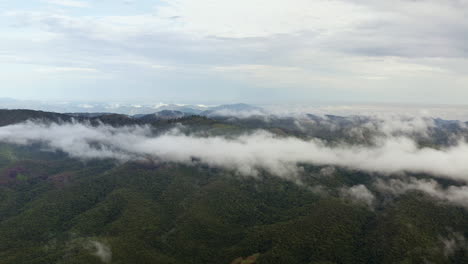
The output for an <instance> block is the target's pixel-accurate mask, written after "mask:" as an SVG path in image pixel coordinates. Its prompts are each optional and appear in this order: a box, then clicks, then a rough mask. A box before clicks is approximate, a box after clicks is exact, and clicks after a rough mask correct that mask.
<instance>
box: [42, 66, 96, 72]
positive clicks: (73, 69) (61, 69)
mask: <svg viewBox="0 0 468 264" xmlns="http://www.w3.org/2000/svg"><path fill="white" fill-rule="evenodd" d="M36 71H37V72H42V73H97V72H98V70H97V69H94V68H80V67H42V68H38V69H36Z"/></svg>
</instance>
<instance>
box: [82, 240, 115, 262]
mask: <svg viewBox="0 0 468 264" xmlns="http://www.w3.org/2000/svg"><path fill="white" fill-rule="evenodd" d="M85 248H86V249H88V250H89V251H91V253H92V254H93V255H94V256H96V257H98V258H99V259H100V260H101V261H102V262H103V263H111V262H112V250H111V247H110V246H109V245H107V244H105V243H102V242H99V241H96V240H89V241H87V242H86V244H85Z"/></svg>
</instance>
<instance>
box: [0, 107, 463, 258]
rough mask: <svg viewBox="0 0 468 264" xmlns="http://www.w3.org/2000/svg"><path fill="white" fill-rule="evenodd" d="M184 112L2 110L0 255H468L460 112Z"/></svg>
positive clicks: (240, 109)
mask: <svg viewBox="0 0 468 264" xmlns="http://www.w3.org/2000/svg"><path fill="white" fill-rule="evenodd" d="M184 107H185V108H186V109H189V108H190V107H189V106H184ZM180 110H181V109H178V110H176V109H173V110H167V109H165V110H161V109H160V111H159V112H155V113H152V114H146V115H145V114H138V115H122V114H113V113H89V112H88V113H68V114H63V113H54V112H40V111H32V110H0V125H1V127H0V142H1V144H0V150H1V151H0V154H1V162H0V166H1V170H0V188H1V193H2V199H1V203H0V210H1V214H0V215H1V218H0V233H1V234H2V235H1V236H0V237H1V240H0V242H1V243H0V245H1V247H0V252H1V253H0V259H2V260H6V261H5V262H4V263H23V262H28V263H135V262H138V263H155V262H156V263H228V264H229V263H395V262H405V261H406V262H410V263H419V262H420V261H422V262H421V263H423V262H425V261H426V262H427V261H430V262H433V263H462V262H464V261H465V260H467V259H466V256H467V255H466V252H467V249H468V248H467V245H466V244H465V236H466V232H465V230H467V225H468V222H467V220H466V219H468V218H466V215H467V210H468V195H467V193H468V185H467V182H468V176H467V175H468V174H467V172H468V165H466V164H468V163H466V157H467V156H468V155H467V154H468V143H467V136H468V126H467V124H466V123H465V122H464V121H456V120H444V119H440V118H434V117H430V116H428V115H413V114H408V113H407V114H404V115H403V114H400V113H398V112H397V113H387V114H386V115H381V114H374V115H348V116H337V115H326V114H325V115H317V114H310V113H307V112H302V113H294V114H291V113H289V114H285V113H282V114H278V112H271V111H269V110H265V109H263V108H261V107H257V106H251V105H246V104H235V105H222V106H217V107H216V109H205V111H204V112H199V113H190V112H182V111H180Z"/></svg>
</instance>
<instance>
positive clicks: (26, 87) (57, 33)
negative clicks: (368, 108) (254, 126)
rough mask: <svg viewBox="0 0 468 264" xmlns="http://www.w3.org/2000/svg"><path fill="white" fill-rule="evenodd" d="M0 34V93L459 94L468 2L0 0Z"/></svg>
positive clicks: (388, 99)
mask: <svg viewBox="0 0 468 264" xmlns="http://www.w3.org/2000/svg"><path fill="white" fill-rule="evenodd" d="M0 34H1V41H0V84H1V86H0V87H1V88H0V97H12V98H18V99H28V100H29V99H34V100H36V99H37V100H90V101H92V100H96V101H106V100H121V101H122V100H129V101H145V102H149V101H154V102H161V101H166V102H180V103H230V102H245V103H254V104H255V103H257V104H258V103H289V102H296V103H308V102H322V101H324V102H333V101H337V102H385V103H422V104H466V98H467V97H468V89H467V88H468V87H467V85H468V74H467V73H468V60H467V58H468V48H467V47H468V37H467V36H468V1H467V0H394V1H383V0H346V1H339V0H287V1H286V0H236V1H232V0H231V1H228V0H197V1H193V0H138V1H136V0H94V1H91V0H28V1H14V0H0Z"/></svg>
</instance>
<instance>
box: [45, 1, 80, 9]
mask: <svg viewBox="0 0 468 264" xmlns="http://www.w3.org/2000/svg"><path fill="white" fill-rule="evenodd" d="M43 2H45V3H49V4H54V5H60V6H65V7H89V3H88V2H84V1H76V0H43Z"/></svg>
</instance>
